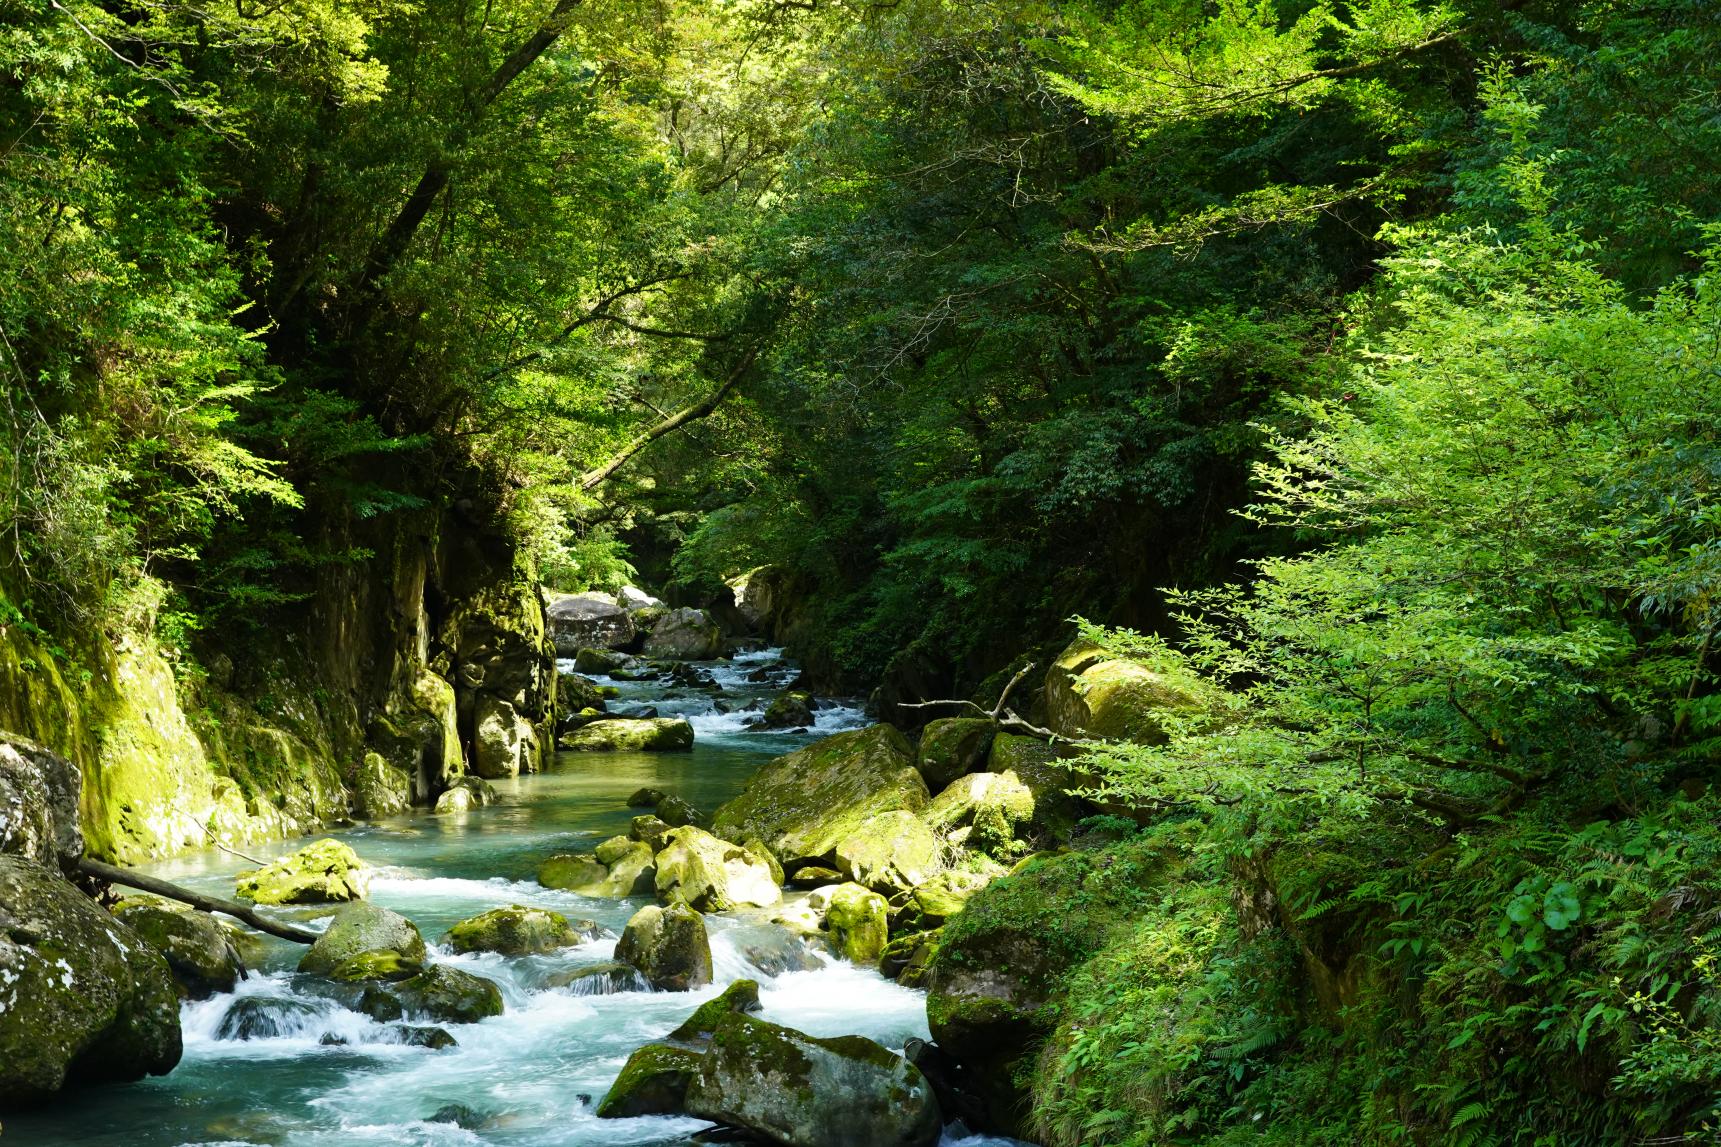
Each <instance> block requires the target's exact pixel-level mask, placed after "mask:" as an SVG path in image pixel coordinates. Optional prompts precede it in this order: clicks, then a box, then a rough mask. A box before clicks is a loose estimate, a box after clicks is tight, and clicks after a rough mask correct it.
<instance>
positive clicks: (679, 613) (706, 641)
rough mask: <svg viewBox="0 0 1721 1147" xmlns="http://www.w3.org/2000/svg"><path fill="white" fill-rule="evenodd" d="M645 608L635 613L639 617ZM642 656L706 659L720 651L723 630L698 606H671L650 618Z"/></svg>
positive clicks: (721, 650)
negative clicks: (693, 607) (675, 607)
mask: <svg viewBox="0 0 1721 1147" xmlns="http://www.w3.org/2000/svg"><path fill="white" fill-rule="evenodd" d="M644 612H645V611H643V610H642V611H641V612H640V613H638V614H635V615H634V616H635V618H636V619H642V620H643V615H644ZM644 652H645V655H646V656H647V657H655V658H658V659H660V660H668V661H709V660H711V659H712V658H714V657H717V656H719V655H720V654H722V652H723V631H722V630H721V629H719V628H718V627H717V623H716V622H715V621H712V620H711V618H710V617H708V616H707V615H706V613H705V611H704V610H702V609H689V608H686V607H683V608H681V609H671V610H667V611H665V612H663V613H662V614H659V615H658V616H656V617H655V618H653V619H652V620H651V632H650V633H649V634H647V635H646V638H645V650H644Z"/></svg>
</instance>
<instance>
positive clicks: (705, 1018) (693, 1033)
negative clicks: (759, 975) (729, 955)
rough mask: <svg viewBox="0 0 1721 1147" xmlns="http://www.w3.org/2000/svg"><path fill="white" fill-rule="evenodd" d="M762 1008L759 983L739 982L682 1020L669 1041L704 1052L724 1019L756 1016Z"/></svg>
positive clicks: (750, 981) (669, 1037)
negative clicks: (736, 1016)
mask: <svg viewBox="0 0 1721 1147" xmlns="http://www.w3.org/2000/svg"><path fill="white" fill-rule="evenodd" d="M763 1006H764V1005H762V1004H761V1003H760V1002H759V984H758V981H756V980H736V981H735V982H734V983H732V984H730V985H729V986H728V987H727V988H724V989H723V991H722V993H721V994H720V995H718V996H717V997H715V998H714V999H709V1000H706V1001H705V1002H704V1003H703V1004H700V1005H699V1007H697V1008H695V1009H694V1012H693V1014H692V1015H690V1016H688V1017H687V1018H686V1019H685V1020H683V1021H682V1022H681V1023H680V1024H679V1025H678V1026H677V1027H676V1029H675V1030H674V1031H672V1032H670V1033H669V1035H668V1037H667V1038H668V1039H670V1040H672V1041H673V1042H675V1043H679V1044H683V1045H686V1046H688V1047H699V1048H703V1047H705V1046H706V1045H707V1044H709V1043H710V1042H711V1036H712V1034H713V1033H715V1032H716V1031H717V1028H718V1025H720V1024H721V1023H722V1022H723V1017H725V1016H731V1015H753V1014H755V1013H756V1012H759V1011H760V1010H762V1008H763Z"/></svg>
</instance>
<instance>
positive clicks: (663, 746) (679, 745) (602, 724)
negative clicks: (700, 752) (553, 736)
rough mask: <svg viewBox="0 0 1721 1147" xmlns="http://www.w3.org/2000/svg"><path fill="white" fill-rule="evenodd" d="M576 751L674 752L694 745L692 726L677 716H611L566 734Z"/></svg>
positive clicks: (567, 743)
mask: <svg viewBox="0 0 1721 1147" xmlns="http://www.w3.org/2000/svg"><path fill="white" fill-rule="evenodd" d="M557 743H558V745H559V746H560V747H561V748H563V749H567V750H569V751H571V752H576V753H674V752H683V751H686V750H688V749H691V748H693V726H692V725H690V724H688V723H687V722H686V721H683V720H681V719H679V718H675V717H645V718H631V717H612V718H610V719H608V720H603V721H594V722H593V723H591V724H589V725H582V726H581V727H580V728H578V729H573V730H570V731H569V732H566V733H563V734H562V737H561V740H560V741H559V742H557Z"/></svg>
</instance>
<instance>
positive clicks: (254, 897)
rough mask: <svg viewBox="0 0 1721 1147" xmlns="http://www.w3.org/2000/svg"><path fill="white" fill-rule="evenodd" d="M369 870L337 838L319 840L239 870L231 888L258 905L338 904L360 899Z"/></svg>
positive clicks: (367, 883) (364, 891) (368, 876)
mask: <svg viewBox="0 0 1721 1147" xmlns="http://www.w3.org/2000/svg"><path fill="white" fill-rule="evenodd" d="M369 889H370V869H369V868H368V867H367V866H366V865H365V863H364V861H362V860H360V859H359V857H358V853H356V852H354V851H353V850H352V848H351V847H349V846H348V845H346V844H343V843H342V842H340V841H338V840H329V839H324V840H319V841H314V842H312V843H311V844H307V845H306V846H305V847H303V848H301V849H299V850H298V851H297V852H290V853H288V854H287V855H286V856H283V857H281V858H280V859H279V860H276V861H272V862H271V863H269V864H266V865H264V866H263V867H262V868H258V869H254V870H253V871H250V872H241V873H240V874H239V875H238V876H237V877H235V878H234V891H235V892H237V893H238V895H239V898H240V899H241V900H250V901H253V902H255V903H257V904H338V903H341V902H343V901H347V900H362V899H364V896H365V893H366V892H367V891H368V890H369Z"/></svg>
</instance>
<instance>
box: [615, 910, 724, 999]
mask: <svg viewBox="0 0 1721 1147" xmlns="http://www.w3.org/2000/svg"><path fill="white" fill-rule="evenodd" d="M615 955H616V959H618V960H621V961H622V962H624V963H627V964H632V965H633V966H634V967H636V968H638V969H639V971H640V974H641V975H643V976H644V977H645V978H646V981H647V982H648V983H650V984H651V986H652V987H654V988H656V989H657V990H658V991H660V992H686V991H691V990H692V989H694V988H702V987H704V986H705V985H706V984H709V983H710V982H711V975H712V969H711V939H710V937H709V936H707V935H706V933H705V920H704V918H703V917H701V916H700V915H699V913H697V912H695V911H694V910H693V909H691V908H689V907H687V905H685V904H671V905H670V906H669V907H668V908H659V907H658V906H657V905H655V904H650V905H647V906H646V907H644V908H641V909H640V910H639V911H638V912H635V913H634V914H633V918H632V919H631V920H629V921H628V922H627V927H626V928H624V929H623V930H622V934H621V939H620V940H618V941H616V946H615Z"/></svg>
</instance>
